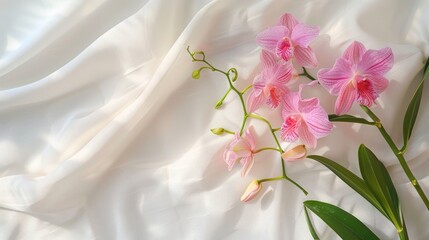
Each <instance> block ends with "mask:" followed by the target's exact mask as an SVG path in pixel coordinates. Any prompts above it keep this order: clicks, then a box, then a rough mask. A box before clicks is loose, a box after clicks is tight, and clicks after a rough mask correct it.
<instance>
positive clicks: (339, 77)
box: [317, 41, 393, 115]
mask: <svg viewBox="0 0 429 240" xmlns="http://www.w3.org/2000/svg"><path fill="white" fill-rule="evenodd" d="M392 66H393V53H392V50H391V49H390V48H383V49H380V50H366V48H365V46H364V45H363V44H362V43H360V42H357V41H355V42H353V43H352V44H351V45H350V46H349V47H348V48H347V49H346V50H345V52H344V54H343V56H342V57H341V58H339V59H337V61H336V62H335V64H334V66H333V67H332V68H331V69H321V70H320V71H319V72H318V73H317V77H318V79H319V82H320V84H321V85H322V86H323V87H325V88H326V89H327V90H328V91H329V92H330V93H331V94H332V95H334V96H338V98H337V101H336V102H335V113H336V114H337V115H341V114H344V113H346V112H348V111H349V110H350V108H351V107H352V104H353V102H355V101H357V102H359V103H360V104H362V105H365V106H367V107H371V106H372V104H373V103H374V102H375V100H376V99H377V98H378V96H379V95H380V93H381V92H383V91H384V90H385V89H386V88H387V85H388V84H389V83H388V80H387V79H386V78H384V74H386V73H387V72H388V71H389V70H390V69H391V68H392Z"/></svg>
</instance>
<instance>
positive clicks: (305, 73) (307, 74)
mask: <svg viewBox="0 0 429 240" xmlns="http://www.w3.org/2000/svg"><path fill="white" fill-rule="evenodd" d="M302 70H303V71H304V72H303V73H300V74H298V76H304V77H307V78H308V79H310V80H312V81H314V80H316V78H315V77H313V76H311V75H310V74H309V73H308V72H307V69H305V67H302Z"/></svg>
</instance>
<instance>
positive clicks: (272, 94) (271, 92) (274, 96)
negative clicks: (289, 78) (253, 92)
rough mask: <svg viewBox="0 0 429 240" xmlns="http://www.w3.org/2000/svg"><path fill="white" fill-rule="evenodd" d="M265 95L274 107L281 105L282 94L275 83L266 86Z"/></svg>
mask: <svg viewBox="0 0 429 240" xmlns="http://www.w3.org/2000/svg"><path fill="white" fill-rule="evenodd" d="M264 95H265V97H266V98H267V100H268V102H267V103H268V105H270V106H271V107H273V108H276V107H277V106H278V105H279V103H280V97H281V94H280V91H279V90H278V89H277V87H276V86H275V85H272V84H267V85H266V86H265V88H264Z"/></svg>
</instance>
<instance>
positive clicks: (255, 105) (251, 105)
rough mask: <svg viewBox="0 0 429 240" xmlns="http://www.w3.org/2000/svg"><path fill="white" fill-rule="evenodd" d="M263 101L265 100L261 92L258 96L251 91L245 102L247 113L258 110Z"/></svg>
mask: <svg viewBox="0 0 429 240" xmlns="http://www.w3.org/2000/svg"><path fill="white" fill-rule="evenodd" d="M264 100H265V99H264V94H263V93H262V91H261V92H260V93H259V94H256V92H255V91H254V90H252V92H251V93H250V94H249V96H248V97H247V102H246V106H247V111H248V112H249V113H252V112H254V111H256V110H258V109H259V108H260V107H261V106H262V104H263V103H264Z"/></svg>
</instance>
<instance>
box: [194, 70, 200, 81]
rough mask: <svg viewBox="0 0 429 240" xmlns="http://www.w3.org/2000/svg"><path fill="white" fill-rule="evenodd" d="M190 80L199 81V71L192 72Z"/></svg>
mask: <svg viewBox="0 0 429 240" xmlns="http://www.w3.org/2000/svg"><path fill="white" fill-rule="evenodd" d="M192 78H193V79H199V78H200V70H199V69H197V70H195V71H193V72H192Z"/></svg>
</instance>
